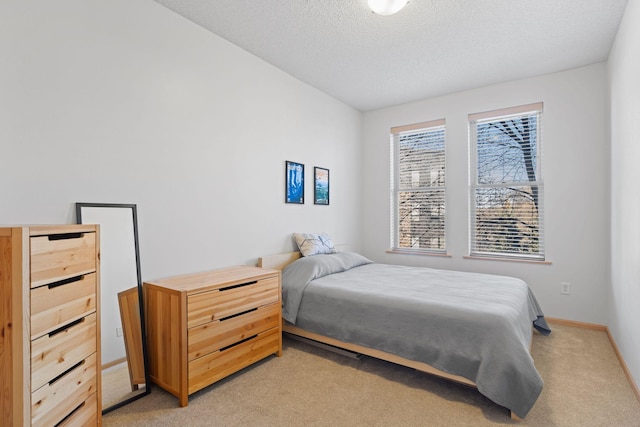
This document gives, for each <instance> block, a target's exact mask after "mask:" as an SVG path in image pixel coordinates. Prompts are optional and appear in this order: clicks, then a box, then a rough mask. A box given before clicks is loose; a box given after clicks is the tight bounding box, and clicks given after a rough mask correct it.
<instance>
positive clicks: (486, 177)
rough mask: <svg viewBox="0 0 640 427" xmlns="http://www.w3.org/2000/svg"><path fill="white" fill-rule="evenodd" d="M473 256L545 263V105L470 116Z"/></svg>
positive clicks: (532, 105) (471, 242) (471, 251)
mask: <svg viewBox="0 0 640 427" xmlns="http://www.w3.org/2000/svg"><path fill="white" fill-rule="evenodd" d="M469 125H470V145H471V147H470V150H469V152H470V155H471V159H470V162H469V165H470V180H471V183H470V184H471V185H470V191H469V193H470V199H471V200H470V207H471V209H470V211H471V212H470V222H471V226H470V234H471V236H470V251H469V252H470V255H472V256H491V257H495V256H498V257H509V258H525V259H535V260H544V233H543V222H542V219H543V181H542V167H541V139H540V135H541V128H542V103H539V104H531V105H524V106H520V107H514V108H508V109H504V110H498V111H490V112H487V113H479V114H471V115H469Z"/></svg>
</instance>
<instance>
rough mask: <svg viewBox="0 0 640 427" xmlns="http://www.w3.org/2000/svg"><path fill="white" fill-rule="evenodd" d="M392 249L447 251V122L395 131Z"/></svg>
mask: <svg viewBox="0 0 640 427" xmlns="http://www.w3.org/2000/svg"><path fill="white" fill-rule="evenodd" d="M391 154H392V155H391V189H392V194H391V201H392V202H391V246H392V249H394V250H409V251H416V252H419V251H423V252H440V253H444V252H445V251H446V245H445V243H446V242H445V163H446V162H445V122H444V120H437V121H433V122H425V123H418V124H414V125H408V126H402V127H397V128H392V129H391Z"/></svg>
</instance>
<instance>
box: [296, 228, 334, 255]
mask: <svg viewBox="0 0 640 427" xmlns="http://www.w3.org/2000/svg"><path fill="white" fill-rule="evenodd" d="M293 238H294V239H295V240H296V243H297V244H298V249H300V253H301V254H302V256H311V255H320V254H335V253H336V252H338V251H336V248H335V247H334V246H333V242H332V241H331V238H330V237H329V236H328V235H327V234H325V233H320V234H313V233H293Z"/></svg>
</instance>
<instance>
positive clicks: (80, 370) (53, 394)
mask: <svg viewBox="0 0 640 427" xmlns="http://www.w3.org/2000/svg"><path fill="white" fill-rule="evenodd" d="M96 368H97V366H96V355H95V353H94V354H92V355H91V356H89V357H88V358H86V359H85V360H83V361H82V362H79V363H78V364H76V365H75V366H73V367H71V368H70V369H68V370H67V371H65V372H63V373H62V374H60V375H59V376H58V377H56V378H55V379H54V380H52V381H50V382H48V383H46V384H45V385H43V386H42V387H40V388H39V389H38V390H36V391H34V392H33V394H32V395H31V422H32V425H33V426H34V427H35V426H53V425H56V424H57V423H59V422H60V421H61V420H63V419H64V418H65V417H66V416H67V415H69V414H70V413H71V412H73V410H74V409H76V408H77V407H78V406H80V405H81V404H82V403H83V402H84V401H85V400H86V399H88V398H89V397H90V396H92V395H93V396H94V399H95V393H96Z"/></svg>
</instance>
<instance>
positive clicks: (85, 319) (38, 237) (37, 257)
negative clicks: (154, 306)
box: [0, 225, 102, 426]
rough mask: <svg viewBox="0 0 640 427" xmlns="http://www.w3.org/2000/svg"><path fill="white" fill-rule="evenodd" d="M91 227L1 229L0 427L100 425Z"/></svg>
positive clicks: (94, 234) (95, 242) (95, 248)
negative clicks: (0, 426)
mask: <svg viewBox="0 0 640 427" xmlns="http://www.w3.org/2000/svg"><path fill="white" fill-rule="evenodd" d="M99 247H100V233H99V226H97V225H52V226H44V225H42V226H23V227H0V326H1V331H0V344H1V345H0V378H1V384H0V405H1V406H0V425H2V426H5V425H6V426H23V425H24V426H26V425H33V426H53V425H59V426H75V425H78V426H80V425H82V426H87V425H98V426H99V425H101V408H102V404H101V391H100V385H101V379H100V333H99V330H100V327H99V325H100V315H99V295H100V292H99V289H100V279H99V274H100V262H99Z"/></svg>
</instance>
